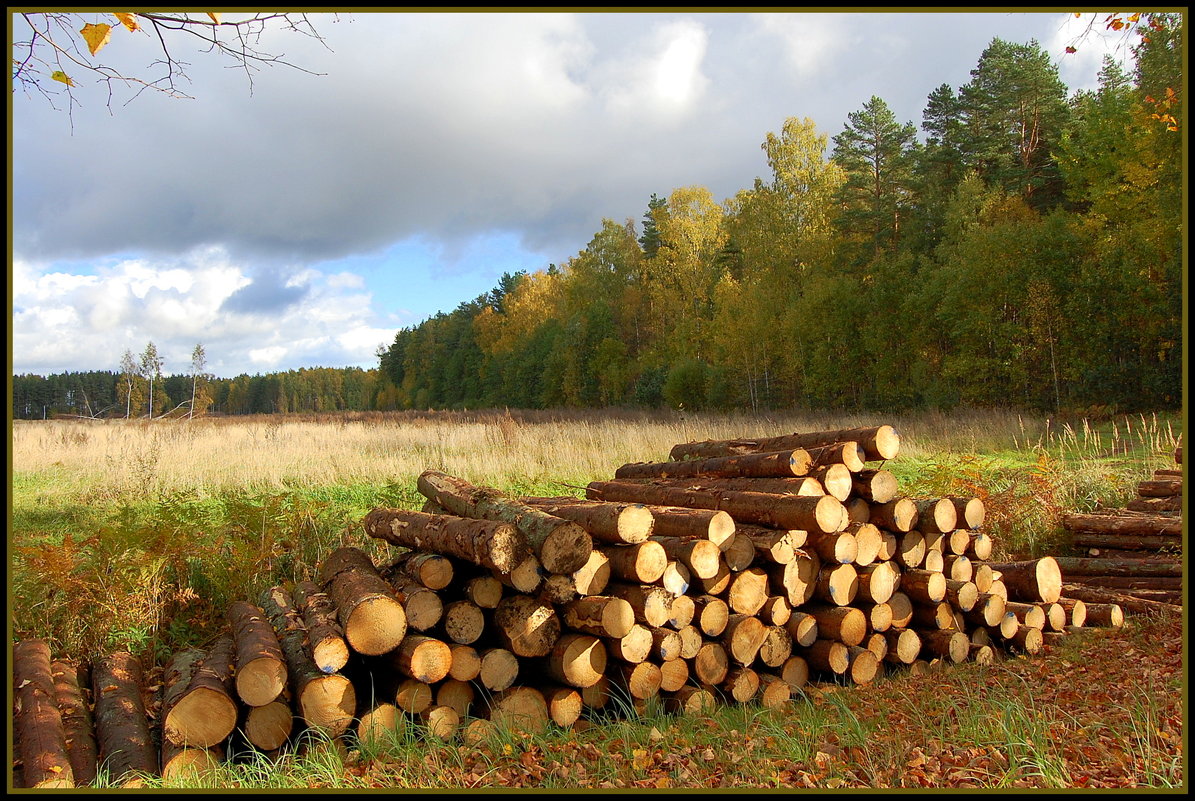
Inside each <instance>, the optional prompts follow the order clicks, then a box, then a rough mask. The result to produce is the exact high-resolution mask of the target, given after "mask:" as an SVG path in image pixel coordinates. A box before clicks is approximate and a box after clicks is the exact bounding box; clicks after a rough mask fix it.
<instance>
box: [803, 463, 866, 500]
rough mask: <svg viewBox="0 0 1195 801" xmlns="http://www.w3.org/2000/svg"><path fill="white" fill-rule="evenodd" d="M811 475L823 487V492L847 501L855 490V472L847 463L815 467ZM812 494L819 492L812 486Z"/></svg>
mask: <svg viewBox="0 0 1195 801" xmlns="http://www.w3.org/2000/svg"><path fill="white" fill-rule="evenodd" d="M809 477H810V478H811V479H813V481H814V482H815V483H816V484H817V486H818V487H819V488H820V489H821V494H823V495H829V496H831V497H833V498H837V499H838V500H840V501H843V502H845V501H846V499H847V498H849V497H851V492H852V491H853V490H854V484H855V474H854V473H852V472H851V470H850V468H849V467H847V466H846V465H845V464H827V465H821V466H819V467H815V468H813V471H812V472H811V473H810V474H809ZM810 494H813V495H816V494H818V493H817V492H816V491H815V490H814V488H813V487H810Z"/></svg>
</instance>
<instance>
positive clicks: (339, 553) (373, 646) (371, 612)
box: [320, 547, 407, 656]
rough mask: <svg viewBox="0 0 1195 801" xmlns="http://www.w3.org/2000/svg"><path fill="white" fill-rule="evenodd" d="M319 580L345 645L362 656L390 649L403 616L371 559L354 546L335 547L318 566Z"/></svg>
mask: <svg viewBox="0 0 1195 801" xmlns="http://www.w3.org/2000/svg"><path fill="white" fill-rule="evenodd" d="M320 584H321V585H322V587H323V589H324V592H326V593H328V597H329V598H331V599H332V602H333V603H334V604H336V616H337V619H338V620H339V621H340V625H341V627H342V628H343V629H344V633H345V640H346V641H347V642H348V644H349V647H350V648H352V649H353V650H354V651H357V652H358V653H361V654H364V655H366V656H377V655H379V654H384V653H386V652H387V651H392V650H394V649H395V648H396V647H397V646H398V644H399V643H400V642H402V638H403V636H404V635H405V634H406V633H407V616H406V612H404V611H403V607H402V604H401V603H399V601H398V599H397V598H395V597H394V591H393V589H392V588H391V587H390V585H389V584H388V583H387V582H386V580H385V579H384V578H382V576H381V574H380V573H378V570H377V568H376V567H375V566H374V564H373V561H372V560H370V558H369V557H368V556H367V555H366V554H365V552H364V551H361V550H359V549H357V548H349V547H346V548H338V549H336V550H335V551H333V552H332V553H331V554H329V555H328V556H327V558H325V559H324V562H323V564H322V565H321V566H320Z"/></svg>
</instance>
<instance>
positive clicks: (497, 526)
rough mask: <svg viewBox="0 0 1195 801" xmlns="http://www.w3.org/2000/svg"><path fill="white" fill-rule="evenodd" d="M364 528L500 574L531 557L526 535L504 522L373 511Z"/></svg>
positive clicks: (395, 541) (373, 534)
mask: <svg viewBox="0 0 1195 801" xmlns="http://www.w3.org/2000/svg"><path fill="white" fill-rule="evenodd" d="M362 525H363V526H364V528H365V533H366V534H368V535H369V536H371V537H374V538H375V539H380V540H385V541H386V542H388V543H390V544H391V545H399V546H402V547H404V548H412V549H417V550H421V551H430V552H432V553H438V554H443V555H445V556H454V557H456V558H457V559H463V560H465V561H466V562H471V563H472V564H475V565H480V566H481V567H488V568H490V569H492V570H496V571H498V572H500V573H509V572H511V571H513V570H514V569H515V568H516V567H518V565H519V564H520V563H521V562H522V561H523V560H525V559H526V558H527V557H528V556H529V555H531V550H530V545H529V544H528V542H527V538H526V536H525V535H524V534H523V533H522V532H520V531H519V530H518V529H516V528H515V526H513V525H511V524H510V523H508V522H504V521H495V520H475V519H470V518H466V517H457V516H455V515H438V514H427V513H425V512H414V511H408V510H406V509H374V510H372V511H371V512H370V513H369V514H367V515H366V516H365V519H364V521H363V523H362ZM573 569H574V570H575V569H576V568H573Z"/></svg>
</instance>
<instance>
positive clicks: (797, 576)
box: [768, 550, 821, 608]
mask: <svg viewBox="0 0 1195 801" xmlns="http://www.w3.org/2000/svg"><path fill="white" fill-rule="evenodd" d="M820 570H821V560H820V559H819V558H818V556H817V553H816V552H814V551H804V550H800V551H796V552H795V555H794V558H793V560H792V561H791V562H789V563H788V564H786V565H777V566H775V567H770V568H768V583H769V589H770V590H771V592H773V593H775V594H777V595H783V596H784V597H786V598H787V599H788V603H789V605H790V606H792V607H794V608H796V607H798V606H800V605H801V604H803V603H805V602H806V601H808V600H810V599H811V598H813V593H814V590H815V589H816V586H817V577H818V574H819V572H820Z"/></svg>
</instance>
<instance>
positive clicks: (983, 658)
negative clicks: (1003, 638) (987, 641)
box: [967, 645, 996, 665]
mask: <svg viewBox="0 0 1195 801" xmlns="http://www.w3.org/2000/svg"><path fill="white" fill-rule="evenodd" d="M967 658H968V659H970V660H971V661H972V662H974V663H975V664H977V665H994V664H996V649H995V648H993V647H992V646H990V645H969V646H967Z"/></svg>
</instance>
